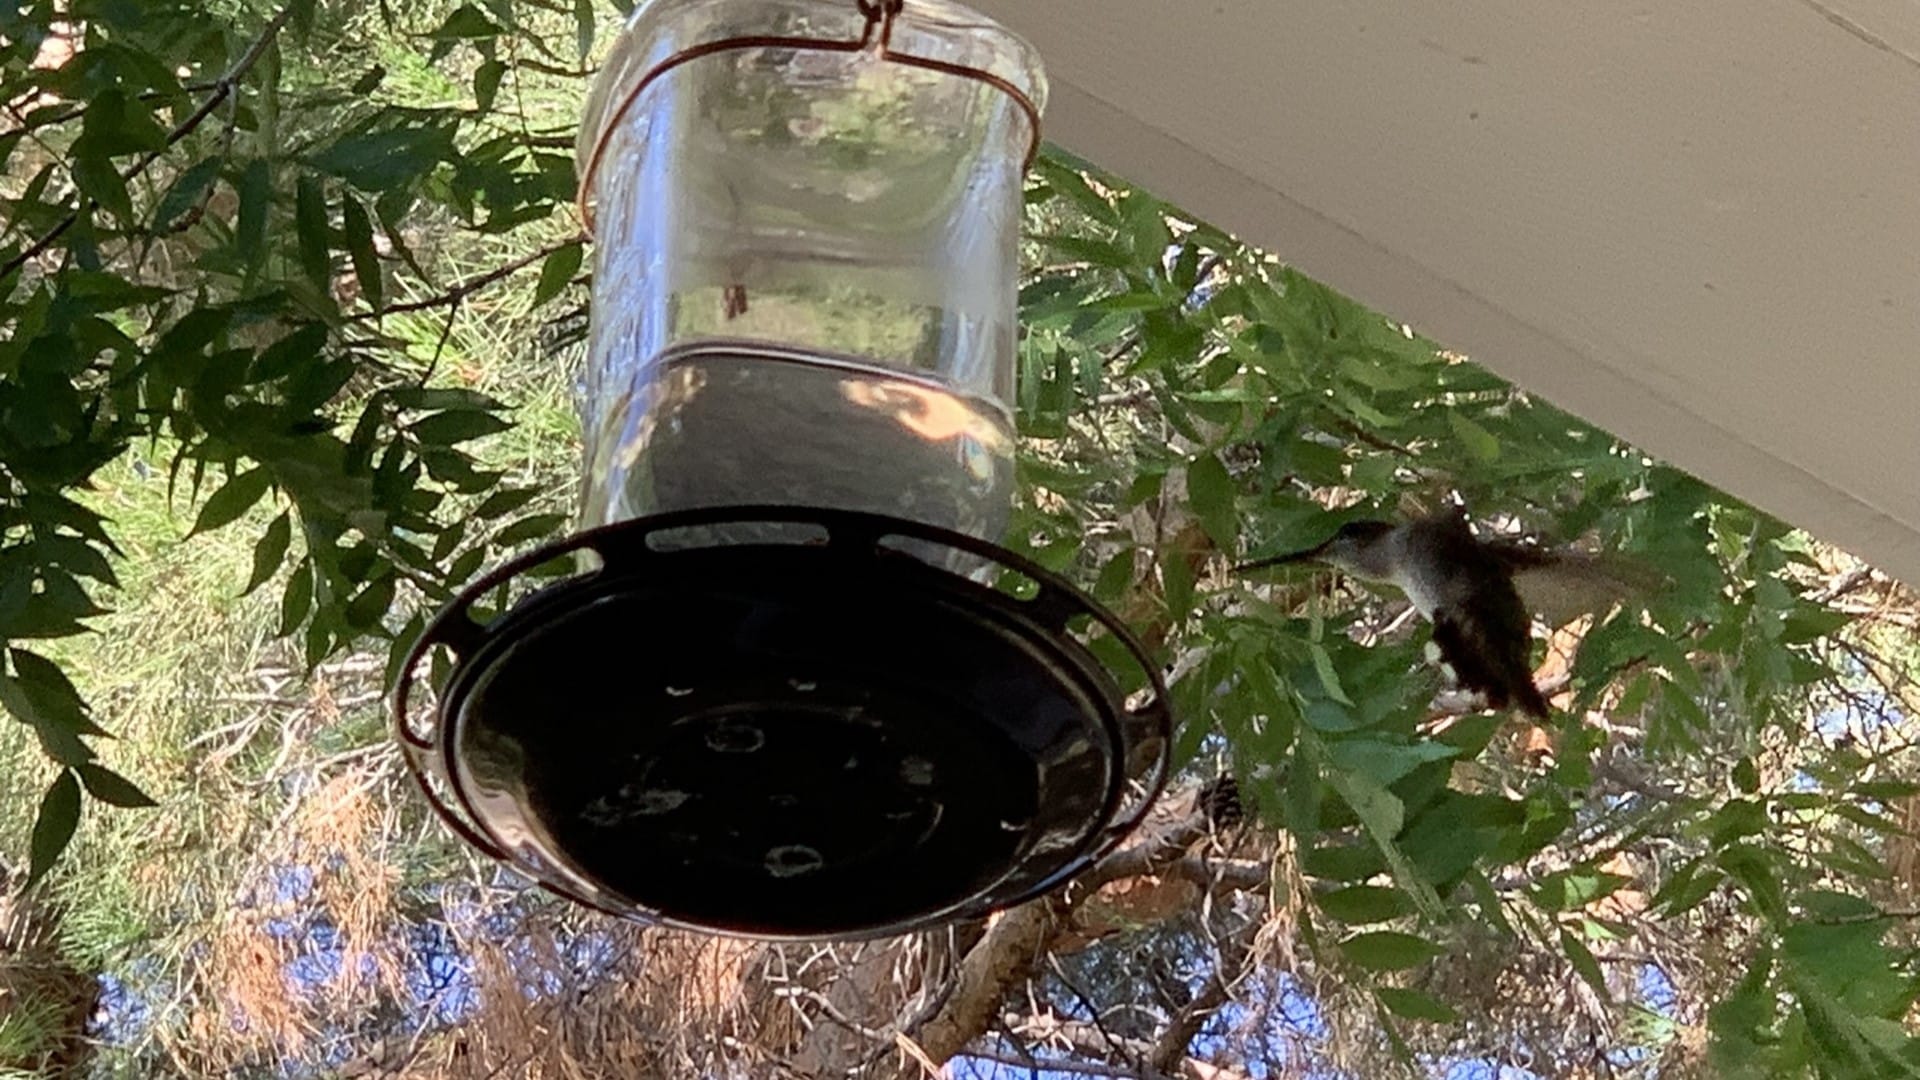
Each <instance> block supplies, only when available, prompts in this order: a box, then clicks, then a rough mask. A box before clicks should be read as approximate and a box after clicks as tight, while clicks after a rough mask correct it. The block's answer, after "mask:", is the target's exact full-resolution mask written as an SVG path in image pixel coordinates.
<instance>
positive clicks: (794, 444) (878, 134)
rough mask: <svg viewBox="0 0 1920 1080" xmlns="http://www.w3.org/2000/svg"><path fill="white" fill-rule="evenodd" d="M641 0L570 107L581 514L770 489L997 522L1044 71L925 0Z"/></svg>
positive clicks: (601, 519) (907, 514) (853, 505)
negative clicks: (578, 124)
mask: <svg viewBox="0 0 1920 1080" xmlns="http://www.w3.org/2000/svg"><path fill="white" fill-rule="evenodd" d="M887 6H890V5H887V4H886V3H885V0H648V2H643V3H642V4H641V5H640V6H639V7H638V8H637V9H636V10H635V11H634V13H633V16H632V19H631V20H630V22H629V25H628V27H627V30H626V32H625V33H624V34H623V35H622V38H621V40H620V42H619V43H618V45H617V46H616V48H615V50H614V53H613V55H612V56H611V58H610V59H609V61H608V63H607V65H606V67H605V69H604V71H603V73H602V75H601V76H600V79H599V81H598V82H597V84H596V85H595V88H594V91H593V96H592V98H591V99H590V101H589V104H588V111H587V117H586V122H585V124H584V125H583V128H582V132H581V137H580V148H579V149H580V161H581V163H582V168H581V174H582V178H583V187H582V202H583V206H586V207H590V208H591V213H592V215H593V219H594V229H595V238H596V245H595V253H594V258H595V262H594V278H593V329H592V342H591V348H590V353H589V357H588V361H587V367H586V371H585V375H584V378H583V381H582V385H581V393H582V400H581V410H582V419H583V429H584V432H585V440H586V462H585V470H584V490H583V493H582V494H583V497H582V501H581V524H582V525H583V526H592V525H599V524H605V523H608V522H613V521H619V520H623V519H626V518H631V517H636V516H640V515H645V514H651V513H657V512H661V511H669V510H679V509H687V508H693V507H704V506H722V505H741V504H750V503H772V504H784V505H806V506H824V507H832V508H839V509H851V510H865V511H870V512H875V513H884V514H890V515H893V516H896V517H904V518H909V519H913V520H917V521H921V522H925V523H928V524H932V525H937V526H941V527H945V528H949V529H954V530H957V531H960V532H964V533H969V534H972V535H974V536H978V537H982V538H985V539H989V540H997V539H999V536H1000V533H1001V532H1002V531H1003V530H1004V529H1005V527H1006V522H1007V518H1008V515H1009V513H1010V510H1011V503H1012V491H1013V482H1014V478H1013V425H1012V415H1011V410H1010V402H1011V400H1012V397H1013V377H1014V349H1015V334H1016V317H1017V292H1018V260H1017V249H1016V242H1017V238H1018V231H1019V227H1020V219H1021V214H1020V210H1021V198H1022V190H1021V189H1022V183H1021V181H1022V176H1023V175H1024V172H1025V166H1026V164H1027V161H1028V159H1029V157H1030V155H1031V153H1032V150H1033V148H1034V146H1035V145H1037V141H1038V132H1037V130H1036V127H1035V125H1036V123H1037V119H1038V112H1039V109H1040V107H1041V106H1042V105H1043V103H1044V99H1045V94H1046V85H1045V80H1044V76H1043V75H1042V72H1041V68H1040V65H1039V61H1038V58H1037V56H1036V55H1035V54H1034V52H1033V51H1032V49H1031V48H1030V47H1029V46H1028V45H1027V44H1026V43H1025V42H1023V41H1021V40H1020V39H1018V38H1016V37H1014V36H1013V35H1012V34H1011V33H1009V32H1008V31H1006V30H1005V29H1003V28H1002V27H1000V26H999V25H997V24H996V23H994V22H992V21H991V20H989V19H987V18H986V17H984V16H982V15H979V14H977V13H975V12H973V11H970V10H969V9H967V8H964V7H962V6H960V5H958V4H954V3H949V2H947V0H908V2H907V3H905V4H904V5H903V6H902V10H900V11H899V12H898V14H890V13H887V12H886V11H885V10H884V8H886V7H887Z"/></svg>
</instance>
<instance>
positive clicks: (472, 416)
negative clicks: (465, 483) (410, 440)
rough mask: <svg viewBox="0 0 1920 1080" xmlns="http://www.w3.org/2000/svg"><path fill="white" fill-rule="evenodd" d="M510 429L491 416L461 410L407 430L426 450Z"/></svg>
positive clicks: (447, 413) (490, 414) (422, 422)
mask: <svg viewBox="0 0 1920 1080" xmlns="http://www.w3.org/2000/svg"><path fill="white" fill-rule="evenodd" d="M512 426H513V425H512V424H510V423H508V422H507V421H505V420H502V419H500V418H499V417H497V416H494V415H493V414H492V413H484V412H476V411H469V410H461V411H448V412H438V413H434V414H433V415H432V416H429V417H427V418H425V419H423V420H416V421H414V422H413V424H412V425H411V426H410V427H409V428H408V430H409V431H411V432H413V437H414V438H416V439H419V440H420V441H421V442H423V443H426V444H428V445H429V446H454V445H456V444H458V443H463V442H468V441H471V440H473V439H479V438H484V437H486V436H488V435H495V434H498V433H500V432H502V431H505V430H507V429H508V428H510V427H512Z"/></svg>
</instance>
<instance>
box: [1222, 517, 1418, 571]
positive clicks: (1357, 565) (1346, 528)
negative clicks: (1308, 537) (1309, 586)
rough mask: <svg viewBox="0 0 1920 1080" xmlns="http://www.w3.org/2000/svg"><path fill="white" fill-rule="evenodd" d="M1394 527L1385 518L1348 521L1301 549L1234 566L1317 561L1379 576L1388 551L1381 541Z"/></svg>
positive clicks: (1246, 567)
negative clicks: (1316, 542) (1330, 533)
mask: <svg viewBox="0 0 1920 1080" xmlns="http://www.w3.org/2000/svg"><path fill="white" fill-rule="evenodd" d="M1393 528H1394V526H1393V523H1392V522H1388V521H1349V522H1347V523H1346V524H1345V525H1342V526H1340V528H1339V530H1338V531H1337V532H1335V533H1334V534H1333V535H1332V536H1330V537H1328V538H1327V539H1326V540H1324V541H1322V542H1321V543H1319V544H1316V545H1315V546H1313V547H1310V548H1307V549H1306V550H1304V551H1295V552H1293V553H1291V554H1287V555H1276V556H1274V557H1272V558H1268V559H1256V560H1254V561H1253V562H1249V563H1242V564H1240V565H1239V566H1236V567H1234V569H1235V570H1258V569H1261V568H1263V567H1268V566H1282V565H1285V564H1287V563H1297V562H1318V563H1325V564H1327V565H1328V566H1332V567H1336V568H1338V569H1341V570H1345V571H1347V572H1349V573H1353V574H1358V575H1361V576H1363V577H1380V576H1383V575H1384V574H1385V573H1386V572H1387V556H1388V554H1389V553H1388V552H1387V550H1386V546H1385V545H1384V544H1383V543H1382V541H1383V540H1385V539H1386V537H1387V534H1389V533H1391V532H1392V531H1393Z"/></svg>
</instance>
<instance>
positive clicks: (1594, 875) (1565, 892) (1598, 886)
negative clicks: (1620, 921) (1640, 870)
mask: <svg viewBox="0 0 1920 1080" xmlns="http://www.w3.org/2000/svg"><path fill="white" fill-rule="evenodd" d="M1632 881H1633V879H1632V878H1626V877H1621V876H1620V875H1618V874H1606V873H1601V872H1600V871H1598V870H1587V869H1579V868H1574V869H1567V870H1560V871H1557V872H1555V873H1552V874H1548V875H1547V876H1546V877H1544V878H1542V879H1540V882H1539V883H1538V884H1536V885H1535V886H1534V887H1533V900H1534V903H1536V904H1539V905H1540V906H1541V907H1542V908H1543V909H1545V910H1547V911H1572V910H1574V909H1576V908H1583V907H1586V906H1587V905H1588V904H1591V903H1593V902H1595V901H1597V900H1600V899H1601V898H1603V897H1606V896H1609V895H1611V894H1612V893H1614V892H1615V891H1617V890H1618V889H1619V888H1620V887H1621V886H1623V885H1627V884H1630V883H1632Z"/></svg>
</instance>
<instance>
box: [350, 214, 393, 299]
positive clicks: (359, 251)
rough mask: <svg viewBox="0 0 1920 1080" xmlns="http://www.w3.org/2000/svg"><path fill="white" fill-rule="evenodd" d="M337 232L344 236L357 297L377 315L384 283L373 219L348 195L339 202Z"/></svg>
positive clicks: (382, 296) (383, 297)
mask: <svg viewBox="0 0 1920 1080" xmlns="http://www.w3.org/2000/svg"><path fill="white" fill-rule="evenodd" d="M340 229H341V231H342V232H343V233H345V234H346V240H347V255H348V257H349V258H351V259H352V260H353V276H354V277H356V278H358V279H359V281H360V293H361V295H363V296H365V297H366V298H367V306H368V307H369V308H372V309H373V310H374V311H379V310H380V309H381V308H382V307H384V306H386V305H385V293H384V289H385V282H384V281H382V279H381V277H380V252H379V249H378V248H375V247H374V246H373V219H372V218H370V217H368V216H367V210H366V207H364V206H361V205H360V200H359V199H356V198H354V197H353V196H352V195H343V196H342V197H341V199H340Z"/></svg>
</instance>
